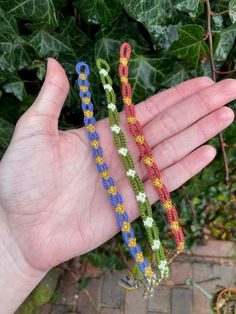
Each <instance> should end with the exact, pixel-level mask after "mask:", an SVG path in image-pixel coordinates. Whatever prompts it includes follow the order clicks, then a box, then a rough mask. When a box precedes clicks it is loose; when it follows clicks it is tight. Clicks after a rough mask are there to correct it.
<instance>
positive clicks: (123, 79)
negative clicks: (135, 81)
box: [120, 75, 128, 84]
mask: <svg viewBox="0 0 236 314" xmlns="http://www.w3.org/2000/svg"><path fill="white" fill-rule="evenodd" d="M120 79H121V82H123V83H125V84H128V78H127V77H126V76H124V75H122V76H121V77H120Z"/></svg>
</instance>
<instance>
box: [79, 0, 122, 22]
mask: <svg viewBox="0 0 236 314" xmlns="http://www.w3.org/2000/svg"><path fill="white" fill-rule="evenodd" d="M74 5H75V7H76V8H77V9H78V10H79V12H80V14H81V15H82V17H83V18H84V20H85V21H86V22H87V23H88V24H104V25H106V24H111V23H112V22H114V21H115V20H116V19H117V18H118V17H119V15H120V14H121V12H122V6H121V5H120V1H119V0H106V1H104V0H102V1H101V0H89V1H88V0H75V2H74Z"/></svg>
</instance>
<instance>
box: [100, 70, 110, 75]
mask: <svg viewBox="0 0 236 314" xmlns="http://www.w3.org/2000/svg"><path fill="white" fill-rule="evenodd" d="M99 73H100V74H103V75H104V76H107V75H108V72H107V70H105V69H101V70H100V71H99Z"/></svg>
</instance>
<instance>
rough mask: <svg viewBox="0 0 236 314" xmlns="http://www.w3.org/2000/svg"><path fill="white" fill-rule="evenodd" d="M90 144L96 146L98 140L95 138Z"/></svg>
mask: <svg viewBox="0 0 236 314" xmlns="http://www.w3.org/2000/svg"><path fill="white" fill-rule="evenodd" d="M91 146H93V147H95V148H98V141H96V140H94V141H92V142H91Z"/></svg>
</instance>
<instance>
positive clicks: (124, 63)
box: [119, 43, 184, 254]
mask: <svg viewBox="0 0 236 314" xmlns="http://www.w3.org/2000/svg"><path fill="white" fill-rule="evenodd" d="M130 54H131V48H130V45H129V44H128V43H123V44H122V45H121V47H120V59H119V62H120V64H119V75H120V80H121V86H122V99H123V103H124V106H125V113H126V119H127V122H128V126H129V131H130V133H131V134H132V136H133V138H134V140H135V142H136V144H137V146H138V149H139V152H140V156H141V157H142V159H143V161H144V164H145V166H146V169H147V171H148V174H149V177H150V179H151V181H152V183H153V185H154V188H155V190H156V192H157V194H158V196H159V198H160V201H161V203H162V204H163V206H164V208H165V210H166V213H167V217H168V223H169V225H170V228H171V231H172V234H173V236H174V239H175V242H176V246H177V253H176V254H179V253H180V252H182V251H183V250H184V235H183V232H182V229H181V227H180V225H179V222H178V214H177V211H176V208H175V206H174V205H173V203H172V202H171V199H170V195H169V192H168V190H167V188H166V186H165V184H164V183H163V181H162V179H161V174H160V171H159V169H158V167H157V165H156V163H155V161H154V158H153V154H152V150H151V148H150V146H149V144H148V143H147V142H146V140H145V138H144V133H143V130H142V127H141V125H140V123H139V121H138V120H137V119H136V113H135V106H134V104H133V101H132V89H131V86H130V84H129V81H128V62H129V59H130Z"/></svg>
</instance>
